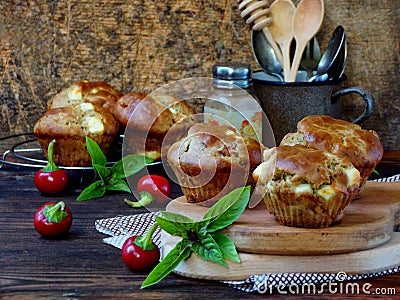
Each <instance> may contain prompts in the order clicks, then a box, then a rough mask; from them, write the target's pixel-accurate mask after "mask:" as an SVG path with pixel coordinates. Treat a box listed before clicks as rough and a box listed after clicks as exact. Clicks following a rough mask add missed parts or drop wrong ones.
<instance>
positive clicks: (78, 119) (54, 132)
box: [34, 103, 119, 166]
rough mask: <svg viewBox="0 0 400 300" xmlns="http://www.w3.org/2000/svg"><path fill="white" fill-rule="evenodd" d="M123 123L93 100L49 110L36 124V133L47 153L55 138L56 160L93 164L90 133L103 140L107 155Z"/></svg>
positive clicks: (77, 163) (72, 164)
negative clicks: (93, 102)
mask: <svg viewBox="0 0 400 300" xmlns="http://www.w3.org/2000/svg"><path fill="white" fill-rule="evenodd" d="M118 130H119V123H118V122H117V120H115V118H114V116H113V115H112V114H111V113H110V112H109V111H108V110H106V109H103V108H101V107H99V106H96V105H93V104H91V103H81V104H75V105H72V106H68V107H60V108H55V109H50V110H48V111H47V112H46V113H45V114H44V115H43V116H42V117H41V118H40V119H39V120H38V121H37V122H36V124H35V127H34V134H35V137H36V138H37V139H38V141H39V144H40V146H41V147H42V149H43V152H44V154H45V156H46V157H47V147H48V144H49V143H50V141H51V140H53V139H55V140H56V143H55V144H54V161H55V163H56V164H60V165H64V166H90V165H91V158H90V155H89V153H88V151H87V150H86V136H89V137H90V138H92V139H93V140H94V141H95V142H96V143H97V144H99V146H100V148H101V149H102V151H103V153H104V154H105V155H107V154H108V151H109V149H110V147H111V145H112V143H113V141H114V139H115V137H116V136H117V135H118Z"/></svg>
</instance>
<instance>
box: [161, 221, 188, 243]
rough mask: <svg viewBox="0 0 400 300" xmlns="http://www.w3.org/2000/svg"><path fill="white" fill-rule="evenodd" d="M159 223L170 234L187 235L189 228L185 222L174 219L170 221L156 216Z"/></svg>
mask: <svg viewBox="0 0 400 300" xmlns="http://www.w3.org/2000/svg"><path fill="white" fill-rule="evenodd" d="M155 219H156V222H157V225H158V226H160V228H161V229H163V230H164V231H166V232H167V233H169V234H170V235H175V236H181V237H183V238H186V237H187V229H186V226H185V225H182V224H185V223H176V222H174V221H170V220H168V219H165V218H163V217H160V216H156V217H155Z"/></svg>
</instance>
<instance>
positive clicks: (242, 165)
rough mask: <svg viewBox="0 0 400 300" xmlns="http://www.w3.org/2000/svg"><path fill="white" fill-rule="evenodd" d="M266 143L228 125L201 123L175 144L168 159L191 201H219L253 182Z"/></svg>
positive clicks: (188, 200)
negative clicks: (262, 143) (261, 143)
mask: <svg viewBox="0 0 400 300" xmlns="http://www.w3.org/2000/svg"><path fill="white" fill-rule="evenodd" d="M261 149H262V145H260V143H259V142H257V141H256V140H254V139H252V138H249V137H247V136H244V135H241V134H240V133H238V132H237V131H236V130H235V129H234V128H232V127H230V126H226V125H213V124H210V123H197V124H195V125H193V126H192V127H191V128H190V129H189V132H188V134H187V137H185V138H183V139H182V140H180V141H178V142H176V143H174V144H173V145H172V146H171V148H170V149H169V151H168V155H167V161H168V163H169V164H170V166H171V168H172V170H173V171H174V173H175V175H176V177H177V179H178V181H179V184H180V185H181V188H182V191H183V193H184V194H185V196H186V200H187V202H190V203H198V202H204V201H206V200H210V201H209V202H210V203H213V202H215V201H217V200H218V199H219V198H221V197H222V196H224V195H226V194H228V193H229V192H230V191H232V190H233V189H235V188H238V187H241V186H245V185H253V186H254V180H253V178H252V176H251V173H252V172H253V170H254V169H255V168H256V166H258V165H259V164H260V162H261V151H262V150H261Z"/></svg>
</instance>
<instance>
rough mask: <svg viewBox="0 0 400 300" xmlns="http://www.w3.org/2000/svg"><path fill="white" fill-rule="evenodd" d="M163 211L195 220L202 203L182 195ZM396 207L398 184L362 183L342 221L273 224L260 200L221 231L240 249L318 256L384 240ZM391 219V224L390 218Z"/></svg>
mask: <svg viewBox="0 0 400 300" xmlns="http://www.w3.org/2000/svg"><path fill="white" fill-rule="evenodd" d="M167 210H168V211H172V212H176V213H180V214H183V215H186V216H188V217H191V218H193V219H201V218H202V216H203V215H204V213H205V212H206V210H207V207H204V206H201V205H196V204H191V203H187V202H186V200H185V198H184V197H180V198H178V199H175V200H174V201H172V202H171V203H169V204H168V206H167ZM398 211H400V184H399V183H375V182H368V183H367V186H366V187H365V189H364V190H363V192H362V196H361V198H360V199H358V200H355V201H353V203H352V204H350V205H349V206H348V207H347V208H346V211H345V216H344V218H343V221H342V223H340V224H337V225H333V226H331V227H328V228H323V229H306V228H295V227H288V226H282V225H279V224H278V223H277V222H276V221H275V219H274V217H273V216H272V215H270V214H269V213H268V212H267V209H266V207H265V204H264V203H260V204H259V205H258V206H257V207H256V208H254V209H246V210H245V211H244V213H243V214H242V216H241V217H240V218H239V219H238V220H237V221H236V222H235V223H234V224H232V225H231V226H230V227H228V228H227V229H225V230H224V234H226V235H227V236H229V237H230V238H231V239H232V240H233V241H234V243H235V245H236V248H237V249H238V250H239V251H241V252H249V253H260V254H279V255H320V254H338V253H349V252H355V251H360V250H366V249H371V248H374V247H377V246H379V245H382V244H384V243H385V242H387V241H388V240H389V239H390V237H391V235H392V233H393V226H394V223H398V220H397V219H396V220H395V215H397V212H398ZM395 221H396V222H395Z"/></svg>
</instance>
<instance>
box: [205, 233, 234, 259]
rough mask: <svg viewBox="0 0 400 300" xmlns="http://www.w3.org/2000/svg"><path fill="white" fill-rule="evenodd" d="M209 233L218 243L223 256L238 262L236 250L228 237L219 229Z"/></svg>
mask: <svg viewBox="0 0 400 300" xmlns="http://www.w3.org/2000/svg"><path fill="white" fill-rule="evenodd" d="M211 235H212V237H213V239H214V241H215V242H216V243H217V244H218V247H219V249H220V250H221V252H222V255H223V257H224V258H226V259H229V260H231V261H234V262H238V263H240V258H239V255H238V253H237V251H236V247H235V244H234V243H233V241H232V240H231V239H230V238H229V237H227V236H226V235H225V234H222V233H221V232H219V231H217V232H213V233H212V234H211Z"/></svg>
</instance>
